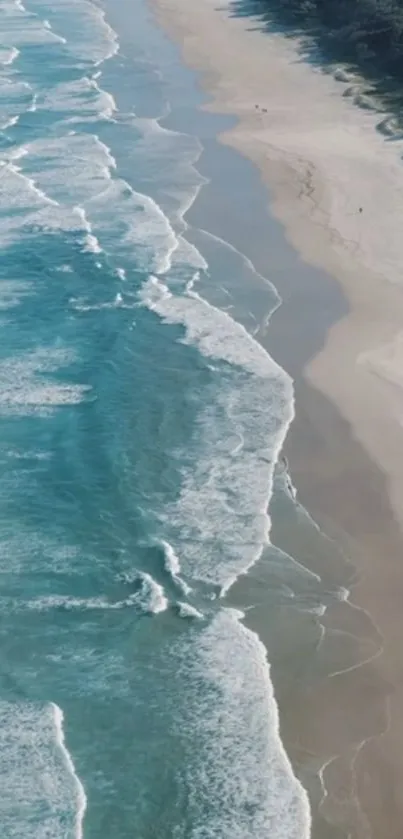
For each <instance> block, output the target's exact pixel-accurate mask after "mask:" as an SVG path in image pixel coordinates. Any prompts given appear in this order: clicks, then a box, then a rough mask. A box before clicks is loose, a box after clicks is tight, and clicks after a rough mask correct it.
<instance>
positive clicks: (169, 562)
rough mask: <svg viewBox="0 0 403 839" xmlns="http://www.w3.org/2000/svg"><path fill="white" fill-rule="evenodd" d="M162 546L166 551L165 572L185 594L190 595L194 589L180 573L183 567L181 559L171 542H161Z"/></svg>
mask: <svg viewBox="0 0 403 839" xmlns="http://www.w3.org/2000/svg"><path fill="white" fill-rule="evenodd" d="M161 545H162V547H163V550H164V563H165V570H166V571H167V573H168V574H169V575H170V576H171V579H172V580H173V582H174V583H175V585H177V586H178V587H179V588H180V589H182V591H183V593H184V594H190V592H191V591H192V589H191V588H190V586H188V585H187V583H185V581H184V580H182V578H181V576H180V573H181V567H180V562H179V558H178V557H177V555H176V553H175V551H174V549H173V547H172V545H170V544H169V542H165V541H164V540H163V541H162V542H161Z"/></svg>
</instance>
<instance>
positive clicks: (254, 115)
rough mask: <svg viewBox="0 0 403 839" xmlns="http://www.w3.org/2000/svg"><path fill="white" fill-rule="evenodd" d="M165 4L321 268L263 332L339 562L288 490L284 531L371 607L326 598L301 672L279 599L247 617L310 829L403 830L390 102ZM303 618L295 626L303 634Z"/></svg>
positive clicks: (291, 230) (324, 834) (395, 192)
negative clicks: (352, 96)
mask: <svg viewBox="0 0 403 839" xmlns="http://www.w3.org/2000/svg"><path fill="white" fill-rule="evenodd" d="M157 5H158V9H159V17H160V19H161V21H162V22H163V24H164V26H165V27H166V28H167V29H168V31H169V32H170V33H171V34H172V35H174V36H175V37H176V38H177V39H178V40H179V41H180V42H181V43H182V45H183V49H184V56H185V59H186V60H187V62H188V63H189V64H191V65H192V66H194V67H196V68H198V69H199V70H201V71H202V74H203V76H202V77H203V80H204V84H205V87H206V88H207V90H208V91H209V93H210V94H211V95H212V97H213V99H212V104H211V106H209V108H211V110H215V111H217V112H220V113H227V114H236V115H237V116H238V117H239V122H238V123H237V125H236V127H235V128H232V129H231V130H229V131H226V132H225V135H224V136H223V137H222V138H221V139H222V141H223V142H225V143H226V144H228V145H231V146H232V147H233V148H235V149H237V150H238V151H241V152H242V153H243V154H244V155H246V156H247V157H249V158H250V159H251V160H253V161H254V162H255V163H257V165H258V166H259V168H260V171H261V174H262V176H263V180H264V182H265V183H266V184H267V185H268V186H269V190H270V209H271V211H274V213H275V215H276V216H277V218H278V219H280V220H281V222H282V223H283V224H284V226H285V231H286V235H287V236H288V239H289V240H290V241H291V242H292V244H293V245H294V246H295V247H296V249H297V250H298V252H299V253H300V255H301V256H302V258H303V259H304V261H305V263H306V265H305V266H304V269H303V270H302V271H289V270H282V269H281V259H280V261H279V268H278V271H277V275H276V276H275V277H273V281H274V283H275V285H276V286H277V288H278V289H279V291H280V294H281V296H282V298H283V300H284V303H283V305H282V307H281V308H280V309H279V310H278V311H277V312H276V313H275V315H274V316H273V318H272V321H271V324H270V329H269V331H268V332H267V334H265V333H264V331H263V330H262V331H261V333H260V335H259V337H260V340H262V342H265V343H266V345H267V347H268V349H269V351H270V352H271V354H272V355H273V356H274V358H275V359H276V360H277V361H278V362H279V363H280V364H281V365H282V366H283V367H284V368H285V369H287V370H288V371H289V372H290V373H291V374H292V375H293V377H294V380H295V388H296V419H295V421H294V423H293V425H292V428H291V431H290V434H289V437H288V439H287V444H286V454H287V456H288V458H289V460H290V465H291V474H292V480H293V483H294V484H295V485H296V487H297V489H298V496H299V498H300V500H301V502H302V503H303V505H304V507H306V509H308V510H309V511H310V513H311V514H312V516H313V517H314V518H315V521H317V522H318V524H319V525H320V527H321V529H322V531H323V532H324V533H326V534H328V535H330V536H331V537H332V538H333V539H334V540H335V542H334V551H333V555H332V556H331V557H330V559H329V562H328V563H327V564H326V568H325V569H324V568H323V567H322V566H321V565H320V563H321V562H323V558H324V556H325V555H328V554H330V553H332V551H330V552H329V551H328V550H327V551H325V550H321V545H320V540H321V539H324V538H325V537H324V536H322V535H321V534H320V533H319V534H318V532H317V531H316V530H315V529H314V528H310V527H309V523H306V522H305V524H304V523H303V524H302V525H301V521H299V522H296V523H295V527H290V524H289V523H290V515H292V511H291V510H290V509H288V514H287V516H285V517H284V516H283V517H282V515H281V504H283V505H285V507H287V504H288V501H287V496H286V494H284V497H283V499H281V493H280V495H279V496H278V495H277V496H276V498H277V501H276V503H277V504H279V505H280V510H279V511H277V514H276V515H274V516H273V521H274V526H273V532H272V540H273V543H274V544H279V545H281V547H282V548H283V549H284V550H289V551H290V553H293V551H294V554H295V552H296V550H298V552H299V556H300V555H301V551H304V552H305V555H304V558H303V561H304V562H305V564H306V565H307V566H308V567H312V568H313V570H315V567H316V570H318V572H319V573H320V574H321V576H322V578H323V580H324V584H325V585H326V584H327V585H328V586H331V585H333V584H342V583H343V580H345V579H348V582H349V585H351V586H352V598H351V599H352V601H353V604H356V605H357V607H359V608H354V607H353V606H351V605H349V604H348V603H340V604H339V605H336V606H333V607H332V608H331V609H329V610H328V612H327V613H326V615H325V617H324V619H323V623H324V624H325V626H326V628H327V633H326V636H325V643H323V644H321V645H320V648H319V647H318V636H317V631H316V627H317V622H314V621H313V622H312V633H311V635H309V632H308V633H307V632H306V625H305V627H304V633H301V638H302V637H304V638H306V639H307V640H306V644H307V645H308V648H307V649H304V651H299V650H298V649H297V648H296V647H295V646H293V647H292V648H290V652H289V655H290V661H291V660H292V663H293V666H292V667H291V668H287V667H285V666H284V649H282V653H281V656H279V659H278V660H277V659H276V641H275V639H273V637H272V634H271V632H270V625H269V624H268V611H267V603H266V602H265V601H264V599H263V601H262V602H261V605H260V606H256V607H255V608H254V609H253V610H252V611H251V612H249V613H248V623H249V624H250V625H251V626H252V627H253V628H256V629H257V630H258V632H259V635H260V636H261V637H262V639H263V640H264V641H265V643H266V645H267V647H268V649H269V653H270V659H271V661H272V663H273V677H274V680H275V686H276V695H277V697H278V700H279V704H280V710H281V727H282V735H283V739H284V742H285V745H286V748H287V751H288V753H289V754H290V757H291V759H292V761H293V763H294V766H295V768H296V770H297V772H298V774H299V775H300V777H301V778H302V780H303V781H304V783H306V785H307V786H308V787H309V791H310V793H311V798H312V801H313V803H314V805H315V804H317V805H319V804H320V812H319V814H317V813H316V812H314V826H313V836H314V837H316V839H340V838H341V837H345V838H346V837H348V836H350V837H351V839H364V837H365V839H366V837H374V839H378V837H379V839H383V837H388V839H395V837H396V839H397V837H401V835H402V831H403V801H402V800H401V798H400V789H401V785H402V782H403V758H402V755H403V723H402V721H401V714H400V708H401V707H402V703H403V679H402V664H401V661H402V656H401V638H402V637H403V609H402V604H403V568H402V557H403V540H402V525H403V458H402V457H401V452H402V451H403V428H402V424H401V418H403V391H402V389H401V386H402V384H403V373H402V372H401V371H402V370H403V341H402V340H401V338H400V334H401V328H402V324H403V294H402V291H401V288H400V285H399V283H400V281H401V278H400V270H399V266H400V264H403V237H402V236H401V234H400V229H399V228H400V218H401V211H402V210H403V166H402V165H401V163H400V153H401V150H400V152H399V149H398V144H389V145H387V144H386V143H385V140H384V138H382V137H381V136H380V135H379V134H377V133H376V130H375V126H376V124H377V122H379V115H378V114H374V113H371V112H367V111H362V110H359V109H358V108H357V107H355V106H354V105H353V104H352V103H351V101H349V100H346V99H343V97H342V93H343V85H340V83H338V82H336V81H335V80H334V79H333V78H332V77H331V76H324V75H322V74H321V73H320V72H319V71H318V70H314V69H312V68H311V67H309V66H306V65H304V64H303V63H301V61H300V59H299V57H298V52H297V49H296V47H295V45H294V46H293V45H292V44H289V43H286V42H285V40H284V39H282V38H281V36H268V35H264V34H263V33H261V32H259V31H253V30H254V24H253V22H252V21H251V20H250V19H244V20H241V19H236V18H231V17H230V16H229V14H228V12H229V9H228V4H227V3H224V4H221V6H220V8H219V9H218V8H217V7H216V6H215V5H214V4H213V3H211V2H210V0H203V2H201V3H199V4H194V5H193V4H192V5H191V6H190V4H189V3H188V0H158V3H157ZM240 55H242V62H240V61H239V56H240ZM270 78H275V80H276V83H275V85H272V86H270V84H269V82H268V80H269V79H270ZM256 105H258V106H259V107H258V108H256ZM263 109H265V110H263ZM202 195H203V193H202V194H201V197H200V199H199V201H200V200H203V199H202ZM242 197H243V198H244V197H245V196H242ZM196 206H197V205H195V207H196ZM359 206H362V207H363V212H362V213H359V212H358V207H359ZM221 210H222V207H221ZM228 212H229V210H228ZM234 212H235V211H234V209H233V210H232V211H231V212H230V220H229V224H230V225H232V226H233V224H234ZM217 213H219V211H218V210H217ZM235 216H236V212H235ZM252 217H253V218H256V217H254V216H253V215H252ZM235 221H236V222H237V225H238V235H239V237H241V238H242V236H243V237H244V239H245V243H242V242H240V244H237V246H238V247H242V249H243V250H244V252H245V253H247V254H248V241H249V247H252V248H253V249H254V253H253V254H250V253H249V254H248V255H250V256H253V258H254V262H255V264H256V263H257V267H258V268H261V270H262V272H263V268H262V266H260V265H259V259H261V260H262V262H264V261H265V259H266V258H267V255H266V253H265V249H264V247H263V245H262V244H260V245H259V240H260V239H261V237H262V236H264V232H261V231H256V230H255V231H252V230H248V222H247V218H245V219H244V227H245V230H244V231H243V233H242V218H238V219H237V218H235ZM263 223H264V222H263ZM247 240H248V241H247ZM309 265H310V266H315V267H316V268H320V269H322V270H321V271H316V270H314V269H312V270H311V271H309V270H307V266H309ZM325 272H326V273H325ZM335 281H337V282H335ZM285 518H287V526H284V527H282V524H281V522H282V521H284V520H285ZM301 527H302V531H301ZM304 528H305V530H304ZM302 532H303V533H305V537H306V538H305V537H304V538H305V541H304V538H302V537H301V533H302ZM301 539H302V543H303V544H302V545H301ZM344 557H347V560H346V559H345V558H344ZM265 573H266V572H265V563H264V558H262V561H261V562H260V563H258V564H257V565H256V567H255V568H254V569H253V570H252V572H251V573H250V574H249V575H248V577H247V578H245V579H244V580H242V581H240V582H239V584H238V585H237V586H236V587H235V590H234V594H233V596H234V601H235V602H236V600H237V598H239V602H244V600H245V596H246V594H247V596H249V598H250V600H251V602H256V598H255V594H256V592H257V591H259V592H261V591H262V588H264V586H263V587H262V582H263V583H264V578H265ZM245 593H246V594H245ZM278 619H279V615H277V616H276V620H277V621H278ZM298 620H299V619H297V618H295V621H296V626H295V629H296V632H294V633H291V632H290V633H289V635H290V637H294V638H297V637H299V636H298ZM301 620H304V621H305V624H306V623H307V621H309V620H310V619H309V618H304V617H302V618H301ZM284 621H285V622H287V624H289V621H290V614H289V613H287V610H284ZM344 642H347V646H345V651H344V653H342V654H340V650H342V648H343V643H344ZM309 645H311V650H312V659H313V660H314V661H315V668H314V670H313V671H312V672H311V673H310V674H309V678H307V677H306V676H307V674H306V673H305V672H302V673H298V666H297V665H298V658H299V653H300V652H301V656H300V657H301V660H303V661H306V660H307V655H308V654H309ZM349 655H350V657H351V664H350V666H346V663H347V661H348V656H349ZM339 661H341V662H342V665H341V667H340V670H342V671H343V672H339V671H338V662H339ZM363 661H367V663H366V664H363V663H362V662H363ZM357 665H360V666H357ZM287 670H288V671H289V672H292V673H293V678H292V679H291V680H290V679H288V678H287ZM335 674H338V675H335ZM321 768H322V775H321V776H320V770H321ZM318 773H319V776H318ZM318 777H319V780H318ZM320 777H322V781H323V784H324V786H323V787H322V785H321V783H320ZM325 790H326V794H324V793H325Z"/></svg>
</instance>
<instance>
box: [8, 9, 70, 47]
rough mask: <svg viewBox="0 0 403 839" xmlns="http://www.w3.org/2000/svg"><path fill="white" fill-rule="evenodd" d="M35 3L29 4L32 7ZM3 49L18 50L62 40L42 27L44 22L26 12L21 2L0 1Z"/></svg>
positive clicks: (28, 11) (31, 13)
mask: <svg viewBox="0 0 403 839" xmlns="http://www.w3.org/2000/svg"><path fill="white" fill-rule="evenodd" d="M34 6H35V2H34V0H33V2H30V7H34ZM1 18H2V31H1V40H2V44H3V47H4V46H7V47H9V48H11V49H18V48H19V47H22V46H25V45H32V46H35V45H41V44H55V43H60V41H61V40H62V39H61V38H60V36H59V35H56V34H55V33H54V32H53V31H52V30H51V29H49V28H48V27H46V26H45V25H44V21H43V20H41V18H40V17H39V16H38V15H36V14H35V12H33V11H31V8H30V9H29V10H28V9H27V8H26V7H25V6H24V5H23V4H22V3H21V2H15V0H14V2H13V0H2V4H1Z"/></svg>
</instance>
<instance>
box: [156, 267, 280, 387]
mask: <svg viewBox="0 0 403 839" xmlns="http://www.w3.org/2000/svg"><path fill="white" fill-rule="evenodd" d="M139 297H140V300H141V301H142V302H143V303H144V305H145V306H147V307H148V308H149V309H151V310H152V311H155V312H157V313H158V314H159V315H160V316H161V317H162V318H163V319H164V321H165V322H166V323H176V324H183V326H184V327H185V329H186V339H185V340H186V343H189V344H195V345H196V346H197V347H198V349H199V350H200V352H201V353H202V354H203V355H205V356H207V357H210V358H218V359H221V360H223V361H228V362H229V363H230V364H234V365H237V366H239V367H240V368H242V369H244V370H247V371H248V372H250V373H252V374H253V375H255V376H259V377H262V378H267V377H268V376H269V377H270V378H273V377H276V376H277V377H281V378H282V379H283V380H284V383H285V384H286V385H288V390H289V396H290V397H292V387H291V379H290V377H289V376H287V374H286V373H285V372H284V371H283V370H282V368H281V367H279V365H278V364H276V362H275V361H273V359H272V358H271V357H270V356H269V354H268V353H267V352H266V351H265V350H264V349H263V347H262V346H261V345H260V344H258V342H257V341H255V340H254V338H253V337H252V336H251V335H250V334H249V333H248V332H247V331H246V329H245V328H244V327H243V326H241V324H239V323H237V322H236V321H234V320H233V319H232V318H231V317H230V316H229V315H228V314H227V313H226V312H223V311H220V310H219V309H216V308H214V306H210V304H209V303H207V301H206V300H203V299H202V298H201V297H199V295H198V294H197V293H196V292H194V291H192V292H191V293H190V294H189V295H187V296H184V295H183V296H180V295H173V294H171V292H170V291H169V289H168V286H166V285H165V284H164V283H162V282H161V281H160V280H158V279H157V278H156V277H150V278H149V279H148V280H147V281H146V282H145V283H144V285H143V287H142V289H141V291H140V294H139Z"/></svg>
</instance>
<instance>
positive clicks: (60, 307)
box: [0, 0, 337, 839]
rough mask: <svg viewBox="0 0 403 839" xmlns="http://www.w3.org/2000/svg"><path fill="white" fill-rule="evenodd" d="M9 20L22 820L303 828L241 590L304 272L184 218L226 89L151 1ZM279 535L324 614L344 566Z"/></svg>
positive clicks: (272, 458) (7, 269)
mask: <svg viewBox="0 0 403 839" xmlns="http://www.w3.org/2000/svg"><path fill="white" fill-rule="evenodd" d="M0 21H1V31H2V35H1V47H2V50H1V52H0V55H1V56H2V58H1V61H2V63H0V83H1V84H0V118H1V124H2V128H1V131H0V168H1V171H0V242H1V247H2V256H3V258H2V261H1V265H0V310H1V311H0V320H1V326H2V335H3V340H2V343H1V347H0V441H1V443H0V469H1V486H2V495H1V505H0V528H1V548H2V551H1V556H2V560H1V593H0V610H1V627H0V633H1V654H0V741H1V744H2V748H1V752H2V760H1V774H2V786H3V790H4V789H6V790H7V795H3V796H2V801H1V803H0V821H1V824H2V834H3V836H4V837H5V839H11V837H21V836H24V837H31V836H32V837H34V836H35V837H36V839H38V837H45V836H46V837H49V836H52V837H53V836H54V837H62V836H63V837H66V839H67V837H68V839H70V837H76V839H79V837H81V836H85V837H86V839H90V837H100V836H105V837H106V836H110V835H112V834H113V836H114V837H115V839H124V838H125V837H129V836H133V835H135V836H138V837H148V836H150V837H151V836H154V835H156V834H158V836H159V837H164V836H166V837H176V838H177V839H179V837H194V839H196V837H197V839H202V838H203V839H207V837H217V839H218V837H219V839H223V837H231V839H234V837H239V839H246V837H251V836H260V837H263V836H267V837H270V839H275V837H278V839H281V837H287V839H293V838H294V837H295V839H303V836H305V835H308V833H309V822H310V816H309V807H308V802H307V797H306V794H305V792H304V790H303V789H302V787H301V786H300V784H299V782H297V780H296V779H295V777H294V775H293V773H292V770H291V766H290V764H289V762H288V759H287V757H286V755H285V752H284V750H283V747H282V744H281V741H280V739H279V735H278V719H277V707H276V704H275V701H274V697H273V689H272V684H271V681H270V673H269V667H268V664H267V661H266V653H265V648H264V647H263V645H262V644H261V642H260V641H259V639H258V637H257V635H256V634H255V633H254V632H252V631H251V630H249V629H247V628H246V627H245V626H244V624H243V622H242V613H241V612H240V611H238V610H235V609H233V608H230V607H229V606H226V605H225V604H226V601H225V600H223V598H222V595H223V594H224V593H225V592H226V591H227V590H228V589H229V588H230V586H231V584H232V583H233V582H234V580H236V579H237V578H238V577H239V575H241V574H244V573H245V572H246V571H247V569H248V568H249V567H251V566H252V565H253V564H254V563H255V562H256V560H258V559H259V557H260V556H261V555H262V551H263V549H264V548H265V547H266V546H267V545H268V541H269V532H270V519H269V517H268V514H267V508H268V502H269V499H270V496H271V492H272V483H273V475H274V469H275V464H276V460H277V457H278V454H279V451H280V449H281V446H282V443H283V441H284V438H285V435H286V432H287V429H288V426H289V423H290V422H291V420H292V417H293V387H292V381H291V379H290V377H289V376H288V375H287V374H286V373H285V372H284V371H283V370H282V369H281V368H280V367H279V366H278V365H277V364H276V363H275V361H274V360H272V359H271V358H270V356H269V355H268V354H267V352H266V351H265V350H264V349H263V348H262V347H261V346H260V344H258V343H257V342H256V341H255V340H254V338H253V334H254V332H255V331H256V329H257V328H258V326H259V319H260V318H262V319H264V320H267V319H268V318H269V316H270V312H271V311H273V310H274V309H275V307H276V306H277V305H278V303H279V297H278V294H277V292H276V290H275V288H274V286H272V285H271V284H270V282H269V281H268V280H267V279H265V278H263V277H261V276H260V275H259V274H258V273H257V272H256V271H255V269H254V267H253V265H252V264H251V263H250V262H249V261H248V260H247V259H246V258H245V257H243V256H242V254H239V253H238V252H237V251H236V250H235V249H234V248H233V247H231V246H229V245H227V244H226V243H225V242H223V241H222V240H221V239H220V238H216V239H214V237H212V236H211V235H210V236H206V234H205V233H202V232H200V231H197V230H194V231H192V235H189V237H188V238H187V237H186V222H185V221H184V214H185V213H186V211H187V209H188V208H189V207H190V205H191V204H192V202H193V201H194V199H195V198H196V196H197V194H198V192H199V190H200V189H203V184H204V183H205V177H204V176H201V175H200V174H199V172H198V169H197V162H198V159H199V157H200V155H201V153H202V150H203V146H202V142H201V141H200V139H199V137H198V136H197V135H196V131H195V132H194V133H192V127H191V126H192V113H194V114H195V115H196V111H195V108H196V107H197V105H198V104H199V102H200V94H199V93H198V91H197V88H196V84H195V80H194V78H193V76H192V75H191V74H189V73H187V72H185V71H184V70H183V68H182V67H181V66H180V63H179V61H178V58H177V55H176V53H175V50H174V49H173V47H172V46H171V45H170V44H169V43H168V42H167V41H166V40H165V38H164V37H163V36H162V35H161V33H160V32H159V31H158V29H157V28H156V27H155V25H154V24H153V23H152V22H151V20H150V19H149V16H148V13H147V11H146V9H145V7H144V5H143V3H142V2H141V0H136V3H135V4H134V6H133V3H129V2H128V0H121V2H120V3H119V4H118V8H116V7H113V6H112V4H110V5H109V4H107V5H106V6H105V9H104V8H103V7H101V5H100V4H98V3H95V2H90V0H58V3H57V4H54V3H52V2H50V0H26V2H25V4H24V5H23V4H22V3H20V2H18V0H15V1H14V0H5V2H3V4H2V6H1V10H0ZM175 114H177V116H178V123H179V122H180V123H181V124H183V123H186V124H187V125H188V126H189V129H188V133H183V131H182V130H181V131H175V130H173V129H172V128H170V129H168V128H166V127H165V126H164V118H166V117H167V116H168V115H170V123H169V124H170V125H172V123H173V122H174V120H175ZM196 125H197V119H196V116H195V126H196ZM196 245H197V246H196ZM246 283H250V285H249V288H250V293H251V300H249V299H246V296H245V287H246V285H245V284H246ZM270 557H271V558H269V559H270V562H271V563H272V568H273V576H272V577H271V579H272V580H274V578H275V577H277V578H278V580H279V581H280V583H279V585H278V588H277V587H276V586H275V585H273V601H276V598H277V602H280V601H281V602H283V600H284V598H285V599H286V600H287V601H288V602H291V600H293V602H294V601H295V608H296V609H297V610H298V609H301V608H302V609H303V610H304V609H305V610H306V609H307V608H308V611H309V609H311V610H312V613H313V614H316V612H317V610H318V604H320V602H321V601H320V598H321V589H320V586H319V582H320V580H319V577H318V575H315V574H312V573H311V572H307V571H306V569H305V568H304V567H303V565H301V564H299V563H298V558H297V559H296V560H294V558H293V557H290V558H289V561H285V560H284V557H283V559H282V561H281V562H280V561H279V554H278V553H276V552H275V551H273V552H272V554H271V555H270ZM328 596H329V597H333V596H334V597H337V591H336V590H335V591H334V592H331V593H329V594H328ZM301 598H302V600H301ZM307 603H308V606H307ZM315 610H316V612H315Z"/></svg>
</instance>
